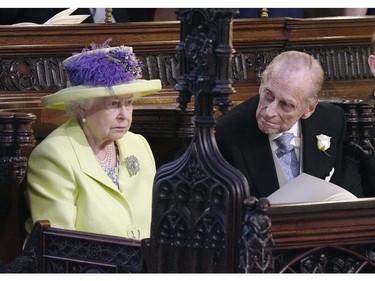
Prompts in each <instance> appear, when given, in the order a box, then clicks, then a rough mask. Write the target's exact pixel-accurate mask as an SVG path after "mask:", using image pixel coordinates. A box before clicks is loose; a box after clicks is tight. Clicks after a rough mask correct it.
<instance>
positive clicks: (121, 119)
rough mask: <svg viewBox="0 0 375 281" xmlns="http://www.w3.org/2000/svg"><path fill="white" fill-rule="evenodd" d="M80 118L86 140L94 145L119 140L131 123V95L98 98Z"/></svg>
mask: <svg viewBox="0 0 375 281" xmlns="http://www.w3.org/2000/svg"><path fill="white" fill-rule="evenodd" d="M82 117H84V118H86V122H85V123H83V130H84V132H85V134H86V136H87V138H88V139H91V141H94V142H95V143H96V144H101V143H104V142H107V141H115V140H117V139H120V138H121V137H122V136H123V135H124V134H125V133H126V132H127V131H128V130H129V129H130V126H131V123H132V117H133V95H124V96H113V97H105V98H98V99H96V100H95V101H94V103H93V105H92V106H91V107H90V109H88V110H86V111H85V113H84V115H82Z"/></svg>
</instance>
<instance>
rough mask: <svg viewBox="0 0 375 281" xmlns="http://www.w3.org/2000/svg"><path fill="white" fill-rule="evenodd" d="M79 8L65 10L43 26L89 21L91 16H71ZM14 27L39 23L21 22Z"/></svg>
mask: <svg viewBox="0 0 375 281" xmlns="http://www.w3.org/2000/svg"><path fill="white" fill-rule="evenodd" d="M75 10H77V8H69V9H65V10H63V11H61V12H59V13H57V14H56V15H54V16H53V17H52V18H50V19H49V20H47V21H46V22H45V23H44V24H43V25H58V24H79V23H81V22H83V21H84V20H85V19H87V18H88V17H89V16H90V15H71V13H73V12H74V11H75ZM13 25H14V26H19V25H22V26H25V25H38V24H37V23H33V22H20V23H15V24H13Z"/></svg>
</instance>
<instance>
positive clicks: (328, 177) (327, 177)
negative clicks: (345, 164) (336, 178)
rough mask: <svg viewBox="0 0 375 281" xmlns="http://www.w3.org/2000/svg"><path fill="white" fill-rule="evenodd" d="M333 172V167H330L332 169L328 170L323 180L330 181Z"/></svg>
mask: <svg viewBox="0 0 375 281" xmlns="http://www.w3.org/2000/svg"><path fill="white" fill-rule="evenodd" d="M334 172H335V168H332V170H331V171H330V172H329V175H328V176H326V178H325V179H324V180H325V181H330V180H331V178H332V175H333V173H334Z"/></svg>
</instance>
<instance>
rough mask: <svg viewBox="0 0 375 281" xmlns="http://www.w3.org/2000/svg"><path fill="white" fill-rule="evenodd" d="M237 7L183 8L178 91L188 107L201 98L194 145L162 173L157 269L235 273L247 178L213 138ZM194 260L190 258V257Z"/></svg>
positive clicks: (152, 265)
mask: <svg viewBox="0 0 375 281" xmlns="http://www.w3.org/2000/svg"><path fill="white" fill-rule="evenodd" d="M235 12H236V9H180V10H179V11H178V17H179V19H180V21H181V41H180V44H179V45H178V47H177V48H176V49H177V55H178V57H179V61H180V73H179V79H178V84H177V85H176V89H178V91H179V92H180V95H179V102H180V106H181V108H183V109H185V108H186V106H187V104H188V103H189V102H190V99H191V97H192V96H194V97H195V119H194V120H195V131H194V136H193V139H192V141H191V143H190V145H189V147H188V149H187V151H186V152H185V153H184V154H183V155H182V156H181V157H180V158H178V159H177V160H175V161H172V162H170V163H168V164H166V165H164V166H162V167H161V168H159V170H158V172H157V175H156V177H155V183H154V194H153V213H152V214H153V216H152V226H151V238H150V257H149V259H148V260H149V265H148V268H149V269H150V271H151V272H234V271H237V264H238V259H239V250H238V244H237V242H236V241H239V237H240V231H241V221H242V218H243V200H244V199H245V198H246V197H248V195H249V194H248V186H247V183H246V180H244V177H243V176H242V175H241V174H239V173H238V171H237V170H235V169H233V168H232V167H231V166H229V165H228V164H227V163H226V162H225V161H224V160H223V158H222V157H221V155H220V153H219V152H218V150H217V147H216V145H215V140H214V138H213V126H214V124H215V120H214V117H213V116H212V111H213V97H217V98H220V99H222V100H225V99H226V98H227V97H228V96H229V95H230V94H231V93H233V89H232V87H231V85H230V81H229V69H230V60H229V59H230V57H231V55H232V53H233V50H232V46H231V42H230V34H231V29H230V22H231V19H232V17H233V15H234V14H235ZM187 260H189V262H186V261H187Z"/></svg>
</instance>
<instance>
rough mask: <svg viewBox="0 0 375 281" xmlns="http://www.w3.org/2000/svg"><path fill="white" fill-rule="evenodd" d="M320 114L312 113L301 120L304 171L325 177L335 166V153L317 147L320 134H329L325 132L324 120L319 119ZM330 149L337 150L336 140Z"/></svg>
mask: <svg viewBox="0 0 375 281" xmlns="http://www.w3.org/2000/svg"><path fill="white" fill-rule="evenodd" d="M318 119H319V116H317V115H314V114H313V115H312V116H310V118H308V119H305V120H302V121H301V128H302V136H303V140H302V141H303V171H304V172H305V173H308V174H310V175H313V176H315V177H318V178H321V179H324V178H325V177H326V176H328V174H329V172H330V171H331V169H332V168H333V167H334V159H335V157H334V156H335V155H331V156H332V157H329V156H327V155H326V154H325V153H323V152H321V151H319V149H318V147H317V138H316V136H317V135H319V134H327V132H324V128H323V127H322V124H324V122H323V121H322V120H320V121H319V120H318ZM330 151H332V152H334V151H336V141H335V140H333V141H332V142H331V149H330Z"/></svg>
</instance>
